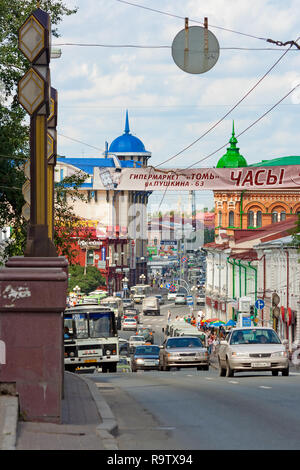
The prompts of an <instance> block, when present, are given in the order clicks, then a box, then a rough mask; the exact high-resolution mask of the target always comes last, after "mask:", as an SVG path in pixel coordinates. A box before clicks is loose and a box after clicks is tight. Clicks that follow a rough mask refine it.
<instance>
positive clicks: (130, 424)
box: [90, 305, 300, 450]
mask: <svg viewBox="0 0 300 470" xmlns="http://www.w3.org/2000/svg"><path fill="white" fill-rule="evenodd" d="M169 308H171V310H172V313H173V314H174V315H175V316H176V314H177V313H183V312H184V311H185V312H187V311H188V309H187V308H186V307H185V309H184V310H183V309H182V308H181V307H172V306H169V305H165V306H163V308H162V316H161V317H147V318H142V322H143V324H144V326H147V324H149V325H152V327H153V329H154V330H155V343H156V344H160V343H161V340H162V337H163V334H162V333H161V328H162V327H163V326H164V325H165V323H166V314H167V310H168V309H169ZM130 334H131V333H130V332H126V333H122V332H121V336H123V337H126V335H128V336H129V335H130ZM90 378H92V379H93V380H94V381H95V382H96V383H97V384H98V386H99V388H100V390H101V392H102V393H103V395H104V396H105V398H106V400H107V402H108V404H109V405H110V407H111V409H112V411H113V412H114V414H115V417H116V418H117V420H118V424H119V435H118V445H119V448H120V449H121V450H144V449H147V450H153V449H158V450H172V449H176V450H201V449H206V450H223V449H230V450H237V449H238V450H264V449H266V450H280V449H282V450H287V449H289V450H295V449H297V450H299V449H300V425H299V423H300V407H299V386H300V373H299V372H298V373H297V372H291V373H290V376H289V377H282V376H281V374H280V375H279V376H277V377H273V376H272V375H271V373H270V372H260V373H251V374H249V373H240V374H239V373H236V374H235V377H234V378H227V377H219V375H218V371H217V370H216V369H214V368H212V367H211V368H210V370H209V371H208V372H206V371H197V370H195V369H192V368H190V369H181V370H175V369H174V370H171V371H170V372H162V371H138V372H137V373H131V372H127V373H121V372H120V373H117V374H101V373H99V374H98V373H95V374H93V375H92V376H90Z"/></svg>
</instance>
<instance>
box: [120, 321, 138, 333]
mask: <svg viewBox="0 0 300 470" xmlns="http://www.w3.org/2000/svg"><path fill="white" fill-rule="evenodd" d="M122 330H133V331H136V330H137V321H136V320H135V319H134V318H124V320H123V324H122Z"/></svg>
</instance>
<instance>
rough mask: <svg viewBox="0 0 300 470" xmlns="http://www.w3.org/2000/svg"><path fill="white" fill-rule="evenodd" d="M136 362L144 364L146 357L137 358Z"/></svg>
mask: <svg viewBox="0 0 300 470" xmlns="http://www.w3.org/2000/svg"><path fill="white" fill-rule="evenodd" d="M136 363H137V364H144V359H137V360H136Z"/></svg>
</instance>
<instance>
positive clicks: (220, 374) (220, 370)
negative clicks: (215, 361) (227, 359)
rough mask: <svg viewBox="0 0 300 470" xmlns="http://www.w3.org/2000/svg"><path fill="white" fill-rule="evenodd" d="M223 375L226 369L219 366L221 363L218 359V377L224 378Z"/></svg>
mask: <svg viewBox="0 0 300 470" xmlns="http://www.w3.org/2000/svg"><path fill="white" fill-rule="evenodd" d="M225 375H226V369H224V367H222V366H221V361H220V358H219V376H220V377H225Z"/></svg>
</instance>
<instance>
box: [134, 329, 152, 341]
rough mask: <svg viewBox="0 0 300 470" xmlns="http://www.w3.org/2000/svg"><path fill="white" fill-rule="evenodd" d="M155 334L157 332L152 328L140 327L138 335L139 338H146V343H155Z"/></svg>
mask: <svg viewBox="0 0 300 470" xmlns="http://www.w3.org/2000/svg"><path fill="white" fill-rule="evenodd" d="M154 333H155V331H153V330H151V329H150V328H144V327H139V329H138V331H137V334H138V335H139V336H144V338H145V341H146V343H151V344H153V343H154Z"/></svg>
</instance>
